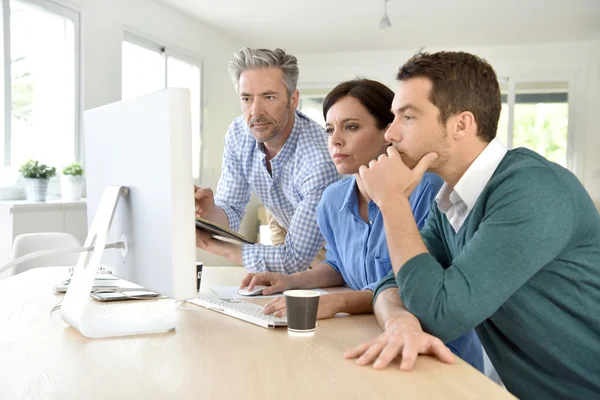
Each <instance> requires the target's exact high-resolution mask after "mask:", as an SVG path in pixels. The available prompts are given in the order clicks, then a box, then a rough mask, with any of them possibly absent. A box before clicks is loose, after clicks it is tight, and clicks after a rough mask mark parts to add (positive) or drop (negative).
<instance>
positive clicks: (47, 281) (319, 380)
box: [0, 267, 513, 400]
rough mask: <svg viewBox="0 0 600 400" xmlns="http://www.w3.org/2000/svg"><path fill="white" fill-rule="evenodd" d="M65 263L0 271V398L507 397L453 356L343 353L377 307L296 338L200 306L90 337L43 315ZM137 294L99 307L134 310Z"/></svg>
mask: <svg viewBox="0 0 600 400" xmlns="http://www.w3.org/2000/svg"><path fill="white" fill-rule="evenodd" d="M64 274H65V270H64V269H62V268H43V269H35V270H30V271H27V272H25V273H22V274H19V275H17V276H14V277H12V278H10V279H8V280H4V281H1V282H0V371H1V372H0V399H16V398H27V399H29V398H43V399H113V398H119V399H143V400H148V399H160V398H172V399H188V398H189V399H192V398H195V399H199V398H202V399H243V400H246V399H260V400H266V399H321V398H338V397H341V398H357V399H358V398H360V399H383V398H396V399H398V398H402V399H417V398H419V399H482V398H485V399H486V400H493V399H510V398H513V397H512V396H511V395H510V394H509V393H508V392H507V391H506V390H504V389H502V388H500V387H498V386H497V385H495V384H494V383H493V382H491V381H490V380H489V379H487V378H486V377H485V376H484V375H482V374H481V373H479V372H477V371H476V370H475V369H473V368H472V367H470V366H469V365H468V364H466V363H464V362H462V361H460V360H458V362H457V364H455V365H445V364H442V363H441V362H439V361H437V360H435V359H433V358H430V357H419V359H418V360H417V363H416V368H415V370H414V371H411V372H400V371H399V370H398V369H397V368H396V367H390V368H388V369H387V370H385V371H374V370H372V369H371V368H370V367H360V366H357V365H356V364H355V363H354V362H353V361H349V360H345V359H344V358H343V356H342V354H343V352H344V351H345V350H348V349H350V348H351V347H353V346H355V345H357V344H360V343H362V342H364V341H366V340H369V339H372V338H374V337H375V336H376V335H377V334H379V333H380V332H381V330H380V328H379V326H378V325H377V323H376V321H375V318H374V317H373V316H372V315H363V316H352V317H342V318H334V319H330V320H324V321H320V322H319V326H318V327H317V333H316V335H315V336H314V337H312V338H293V337H289V336H288V335H287V331H286V329H285V328H278V329H275V330H270V329H264V328H261V327H258V326H255V325H252V324H249V323H247V322H244V321H240V320H237V319H235V318H231V317H228V316H226V315H222V314H219V313H216V312H213V311H210V310H205V309H202V308H199V307H198V309H199V310H202V311H184V310H179V311H177V330H176V332H174V333H170V334H160V335H150V336H131V337H122V338H112V339H87V338H85V337H83V336H81V335H80V334H79V332H77V331H75V330H74V329H72V328H70V327H68V326H67V325H66V324H65V323H64V322H63V321H62V319H61V318H60V315H59V314H58V313H54V315H52V316H51V315H50V309H51V308H52V307H53V306H54V305H55V304H56V303H58V302H59V301H60V299H61V297H62V296H61V295H57V294H54V293H52V285H53V284H54V283H55V282H57V281H58V280H60V279H61V277H63V276H64ZM243 275H244V271H243V269H242V268H237V267H213V268H205V269H204V272H203V286H204V285H217V284H219V285H235V284H238V283H239V281H240V279H241V277H242V276H243ZM161 301H171V300H161ZM140 303H146V302H137V303H136V302H115V303H111V304H105V303H96V302H94V308H96V307H98V308H105V309H104V310H103V309H100V311H103V312H108V310H106V308H108V309H110V307H119V308H122V307H129V308H131V309H132V312H134V311H133V310H135V307H143V305H140ZM184 305H185V306H187V307H191V308H196V306H194V305H191V304H188V303H184Z"/></svg>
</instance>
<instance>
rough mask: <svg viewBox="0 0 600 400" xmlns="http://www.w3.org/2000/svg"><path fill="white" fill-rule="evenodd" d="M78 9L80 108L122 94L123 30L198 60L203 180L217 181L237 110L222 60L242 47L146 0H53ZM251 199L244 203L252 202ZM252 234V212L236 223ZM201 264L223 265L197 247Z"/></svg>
mask: <svg viewBox="0 0 600 400" xmlns="http://www.w3.org/2000/svg"><path fill="white" fill-rule="evenodd" d="M54 1H55V2H57V3H59V4H62V5H65V6H67V7H70V8H72V9H74V10H76V11H79V12H80V13H81V20H82V48H83V55H82V58H83V66H82V78H83V107H84V110H86V109H90V108H94V107H98V106H101V105H104V104H107V103H111V102H115V101H118V100H120V99H121V42H122V38H123V31H124V30H128V31H130V32H132V33H135V34H137V35H139V36H142V37H144V38H146V39H149V40H152V41H154V42H156V43H157V44H160V45H164V46H166V47H170V48H172V49H175V50H177V51H179V52H182V53H184V54H187V55H189V56H192V57H194V58H196V59H199V60H202V61H203V66H204V71H203V78H204V79H203V84H204V87H203V107H204V136H203V176H202V184H203V185H204V186H208V187H213V188H215V187H216V184H217V181H218V178H219V176H220V170H221V154H222V150H223V139H224V136H225V132H226V131H227V127H228V126H229V124H230V123H231V121H232V119H233V118H235V117H236V116H237V115H239V114H240V105H239V100H238V98H237V96H236V94H235V91H234V89H233V86H232V84H231V80H230V79H229V75H228V73H227V63H228V62H229V60H230V59H231V56H232V54H233V52H234V51H236V50H238V49H239V48H240V47H242V44H241V43H238V42H236V41H234V40H232V39H230V38H228V37H226V36H224V35H222V34H220V33H218V32H217V31H215V30H214V29H211V28H208V27H205V26H203V24H201V23H200V22H198V21H196V20H194V19H191V18H189V17H187V16H186V15H184V14H182V13H180V12H178V11H175V10H173V9H171V8H169V7H167V6H164V5H162V4H160V3H157V2H154V1H149V0H54ZM255 206H256V203H252V204H251V205H250V206H249V207H252V208H254V207H255ZM241 231H242V233H243V234H245V235H247V236H249V237H251V236H252V235H254V234H255V232H256V217H255V215H249V217H248V218H247V219H246V221H245V222H244V225H243V226H242V229H241ZM198 258H199V260H202V261H204V262H205V265H227V264H229V262H228V261H226V260H225V259H222V258H220V257H215V256H212V255H208V254H206V253H204V252H202V251H198Z"/></svg>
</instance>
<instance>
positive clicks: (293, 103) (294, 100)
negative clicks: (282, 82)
mask: <svg viewBox="0 0 600 400" xmlns="http://www.w3.org/2000/svg"><path fill="white" fill-rule="evenodd" d="M299 100H300V91H299V90H298V89H296V90H294V92H293V93H292V96H291V97H290V108H291V109H292V110H296V108H298V102H299Z"/></svg>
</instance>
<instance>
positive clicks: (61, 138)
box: [0, 0, 80, 197]
mask: <svg viewBox="0 0 600 400" xmlns="http://www.w3.org/2000/svg"><path fill="white" fill-rule="evenodd" d="M33 27H35V29H34V28H33ZM3 35H4V45H5V46H6V47H5V48H4V71H5V73H4V77H5V79H4V85H5V95H4V116H5V118H4V125H5V126H4V128H5V129H4V140H3V141H2V152H1V153H0V157H1V158H2V165H3V166H4V167H5V168H4V169H5V171H4V172H5V174H3V175H4V176H3V181H4V182H1V183H9V182H7V181H11V180H14V179H15V178H16V177H17V170H18V168H19V167H20V166H21V165H22V164H23V163H24V162H25V161H27V160H28V159H36V160H39V161H40V162H42V163H46V164H49V165H52V166H55V167H56V168H57V170H60V168H61V167H62V166H64V165H66V164H69V163H71V162H73V161H74V160H77V159H78V158H79V112H80V103H79V72H80V71H79V51H78V48H79V14H78V13H77V12H75V11H73V10H70V9H67V8H65V7H62V6H60V5H58V4H56V3H54V2H52V1H49V0H3ZM7 38H9V40H7ZM8 88H10V90H6V89H8ZM49 195H50V197H52V191H51V193H49ZM56 195H58V194H57V193H56Z"/></svg>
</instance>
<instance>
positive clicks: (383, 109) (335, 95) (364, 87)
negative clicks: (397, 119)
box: [323, 78, 394, 129]
mask: <svg viewBox="0 0 600 400" xmlns="http://www.w3.org/2000/svg"><path fill="white" fill-rule="evenodd" d="M346 96H352V97H354V98H355V99H357V100H358V101H360V103H361V104H362V105H363V106H364V107H365V108H366V109H367V111H368V112H369V114H371V116H372V117H373V118H375V122H376V126H377V129H385V128H386V127H387V126H388V125H389V124H391V123H392V121H393V120H394V114H392V111H391V110H390V109H391V107H392V100H394V92H393V91H392V90H391V89H390V88H388V87H387V86H385V85H384V84H383V83H380V82H377V81H372V80H370V79H365V78H358V79H354V80H351V81H346V82H342V83H340V84H339V85H337V86H336V87H335V88H333V90H332V91H331V92H329V94H328V95H327V97H325V100H324V101H323V118H325V119H327V112H328V111H329V109H330V108H331V107H332V106H333V105H334V104H335V103H337V102H338V101H339V100H340V99H341V98H343V97H346Z"/></svg>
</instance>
